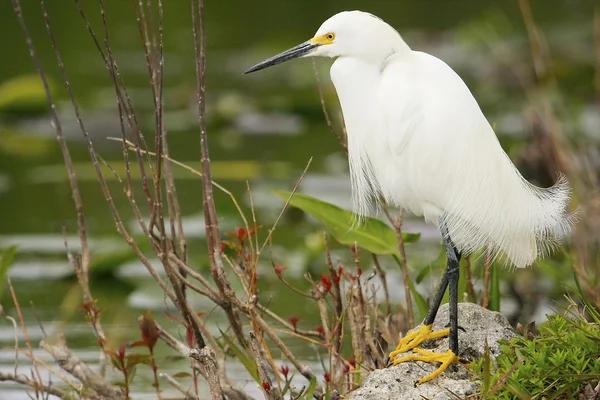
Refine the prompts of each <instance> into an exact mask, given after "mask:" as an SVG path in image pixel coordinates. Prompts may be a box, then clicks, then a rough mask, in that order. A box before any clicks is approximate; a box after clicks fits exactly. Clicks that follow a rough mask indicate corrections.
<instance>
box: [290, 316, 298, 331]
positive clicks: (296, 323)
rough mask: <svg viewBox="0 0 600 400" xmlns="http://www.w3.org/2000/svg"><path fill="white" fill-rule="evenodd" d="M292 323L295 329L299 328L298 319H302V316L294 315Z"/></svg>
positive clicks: (291, 319)
mask: <svg viewBox="0 0 600 400" xmlns="http://www.w3.org/2000/svg"><path fill="white" fill-rule="evenodd" d="M289 321H290V324H292V326H293V327H294V330H297V329H298V321H300V318H298V317H297V316H295V315H292V316H291V317H290V319H289Z"/></svg>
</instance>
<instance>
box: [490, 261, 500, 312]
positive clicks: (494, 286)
mask: <svg viewBox="0 0 600 400" xmlns="http://www.w3.org/2000/svg"><path fill="white" fill-rule="evenodd" d="M490 269H491V278H490V281H491V282H490V307H489V309H490V310H491V311H500V279H499V278H498V268H496V265H495V264H494V263H492V265H490Z"/></svg>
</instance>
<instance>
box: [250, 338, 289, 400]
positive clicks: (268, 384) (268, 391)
mask: <svg viewBox="0 0 600 400" xmlns="http://www.w3.org/2000/svg"><path fill="white" fill-rule="evenodd" d="M248 336H249V337H250V348H251V349H252V354H254V359H255V360H256V363H257V364H258V374H259V375H260V379H261V381H262V382H263V384H262V388H263V392H264V393H265V400H275V399H283V397H282V396H281V392H280V391H279V388H278V387H277V386H275V385H273V381H271V376H270V375H269V371H268V370H267V366H266V364H265V362H264V361H263V359H262V355H261V353H260V347H259V345H258V341H257V339H256V334H255V333H254V332H252V331H251V332H249V333H248Z"/></svg>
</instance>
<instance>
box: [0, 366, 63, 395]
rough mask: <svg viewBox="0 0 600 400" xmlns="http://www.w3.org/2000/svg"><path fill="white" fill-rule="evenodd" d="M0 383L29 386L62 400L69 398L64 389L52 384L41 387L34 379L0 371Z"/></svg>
mask: <svg viewBox="0 0 600 400" xmlns="http://www.w3.org/2000/svg"><path fill="white" fill-rule="evenodd" d="M0 381H2V382H7V381H10V382H16V383H19V384H21V385H25V386H29V387H30V388H32V389H33V390H36V391H40V392H45V393H48V394H51V395H54V396H56V397H59V398H61V399H64V398H68V396H67V393H66V392H65V391H63V390H62V389H59V388H57V387H56V386H53V385H52V384H48V385H40V383H39V382H38V381H36V380H34V379H30V378H28V377H27V376H25V375H23V374H11V373H9V372H1V371H0Z"/></svg>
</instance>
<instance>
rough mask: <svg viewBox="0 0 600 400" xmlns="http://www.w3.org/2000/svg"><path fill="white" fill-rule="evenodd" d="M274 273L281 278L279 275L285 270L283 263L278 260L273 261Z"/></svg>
mask: <svg viewBox="0 0 600 400" xmlns="http://www.w3.org/2000/svg"><path fill="white" fill-rule="evenodd" d="M274 266H275V274H277V277H278V278H280V279H281V275H282V274H283V271H284V270H285V265H281V264H279V263H278V262H275V265H274Z"/></svg>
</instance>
